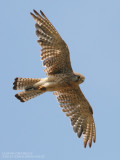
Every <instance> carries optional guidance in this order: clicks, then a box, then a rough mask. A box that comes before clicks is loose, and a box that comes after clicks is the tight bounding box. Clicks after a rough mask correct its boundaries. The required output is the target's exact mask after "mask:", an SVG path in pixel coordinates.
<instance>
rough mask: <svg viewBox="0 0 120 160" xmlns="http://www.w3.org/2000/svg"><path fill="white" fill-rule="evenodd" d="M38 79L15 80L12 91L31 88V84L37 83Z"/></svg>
mask: <svg viewBox="0 0 120 160" xmlns="http://www.w3.org/2000/svg"><path fill="white" fill-rule="evenodd" d="M39 81H40V78H15V81H14V83H13V85H14V86H13V89H15V90H23V89H27V88H29V87H32V86H33V84H35V83H36V82H39Z"/></svg>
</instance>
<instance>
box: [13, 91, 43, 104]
mask: <svg viewBox="0 0 120 160" xmlns="http://www.w3.org/2000/svg"><path fill="white" fill-rule="evenodd" d="M44 92H45V91H44V90H38V89H37V90H31V91H23V92H19V93H18V94H16V95H15V97H16V98H17V99H19V100H20V101H21V102H26V101H28V100H30V99H32V98H34V97H36V96H38V95H41V94H43V93H44Z"/></svg>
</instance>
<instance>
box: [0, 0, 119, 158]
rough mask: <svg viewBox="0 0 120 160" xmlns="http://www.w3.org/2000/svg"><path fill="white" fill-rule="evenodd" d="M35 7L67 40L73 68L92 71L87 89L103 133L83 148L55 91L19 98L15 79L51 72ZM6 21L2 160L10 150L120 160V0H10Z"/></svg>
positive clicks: (0, 62) (2, 27) (1, 37)
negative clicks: (43, 52) (40, 42)
mask: <svg viewBox="0 0 120 160" xmlns="http://www.w3.org/2000/svg"><path fill="white" fill-rule="evenodd" d="M33 9H36V10H37V11H39V10H40V9H41V10H42V11H43V12H44V13H45V14H46V16H47V17H48V18H49V20H50V21H51V22H52V24H53V25H54V26H55V28H56V29H57V30H58V32H59V34H60V35H61V36H62V38H63V39H64V40H65V42H66V43H67V44H68V47H69V50H70V56H71V62H72V67H73V69H74V71H76V72H80V73H82V74H83V75H84V76H85V77H86V79H85V82H84V83H83V84H82V85H81V89H82V91H83V93H84V94H85V96H86V98H87V99H88V101H89V102H90V104H91V106H92V108H93V110H94V115H93V116H94V120H95V124H96V133H97V140H96V143H95V144H93V145H92V148H91V149H90V148H89V147H88V146H87V148H86V149H84V147H83V140H82V138H81V139H78V138H77V136H76V134H75V133H74V132H73V129H72V127H71V125H70V121H69V118H68V117H66V116H65V114H64V113H62V112H61V108H60V107H59V105H58V103H57V101H56V97H55V96H53V95H52V93H46V94H43V95H41V96H39V97H37V98H35V99H32V100H30V101H28V102H26V103H21V102H19V101H18V100H17V99H16V98H15V97H14V95H15V94H16V93H17V92H16V91H14V90H13V89H12V86H13V81H14V78H16V77H30V78H31V77H32V78H39V77H45V73H44V72H43V67H42V63H41V61H40V46H39V45H38V44H37V42H36V40H37V37H36V35H35V28H34V24H35V22H34V20H33V19H32V17H31V16H30V14H29V13H30V11H32V10H33ZM0 22H1V23H0V57H1V58H0V74H1V79H0V82H1V101H0V160H3V159H5V158H4V155H7V154H12V153H13V154H18V153H20V154H21V156H22V155H23V154H25V153H26V154H31V155H32V156H37V155H38V156H39V158H37V159H45V160H56V159H57V160H61V159H62V160H67V159H69V160H73V159H76V160H78V159H84V160H90V159H92V160H96V159H97V160H101V159H102V160H106V159H109V160H113V159H116V160H117V159H119V158H120V1H119V0H74V1H73V0H66V1H65V0H60V1H57V0H11V1H10V0H4V1H1V2H0ZM32 156H31V158H30V159H32ZM6 159H7V158H6ZM8 159H10V157H8ZM12 159H16V158H15V157H13V158H12ZM21 159H26V158H25V157H24V158H21ZM33 159H35V157H34V158H33Z"/></svg>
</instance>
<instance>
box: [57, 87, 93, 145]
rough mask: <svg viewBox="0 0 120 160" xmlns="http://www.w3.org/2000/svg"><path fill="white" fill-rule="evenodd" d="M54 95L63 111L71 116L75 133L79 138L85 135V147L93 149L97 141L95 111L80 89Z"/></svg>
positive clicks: (71, 89) (65, 90) (63, 91)
mask: <svg viewBox="0 0 120 160" xmlns="http://www.w3.org/2000/svg"><path fill="white" fill-rule="evenodd" d="M54 95H56V96H57V99H58V102H59V104H60V106H61V107H62V108H63V109H62V111H63V112H66V115H67V116H69V118H70V120H71V125H72V126H73V130H74V132H75V133H77V136H78V137H79V138H80V137H81V135H83V143H84V147H86V145H87V143H89V147H91V145H92V141H93V142H95V141H96V130H95V123H94V119H93V110H92V108H91V106H90V104H89V103H88V101H87V100H86V98H85V97H84V95H83V93H82V91H81V90H80V88H79V87H75V88H69V89H68V88H67V89H63V90H60V91H56V92H54Z"/></svg>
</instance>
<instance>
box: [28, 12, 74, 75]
mask: <svg viewBox="0 0 120 160" xmlns="http://www.w3.org/2000/svg"><path fill="white" fill-rule="evenodd" d="M33 11H34V14H33V13H31V15H32V17H33V18H34V20H35V22H36V24H35V28H36V35H37V37H38V38H39V40H38V43H39V44H40V46H41V47H42V50H41V60H43V66H45V67H46V69H45V70H44V71H45V72H46V74H47V75H51V74H56V73H66V72H67V73H68V72H72V67H71V62H70V55H69V50H68V47H67V45H66V43H65V42H64V41H63V40H62V38H61V37H60V35H59V33H58V32H57V30H56V29H55V28H54V26H53V25H52V24H51V22H50V21H49V20H48V19H47V17H46V16H45V14H44V13H43V12H42V11H40V14H41V15H40V14H39V13H38V12H37V11H35V10H33Z"/></svg>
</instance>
